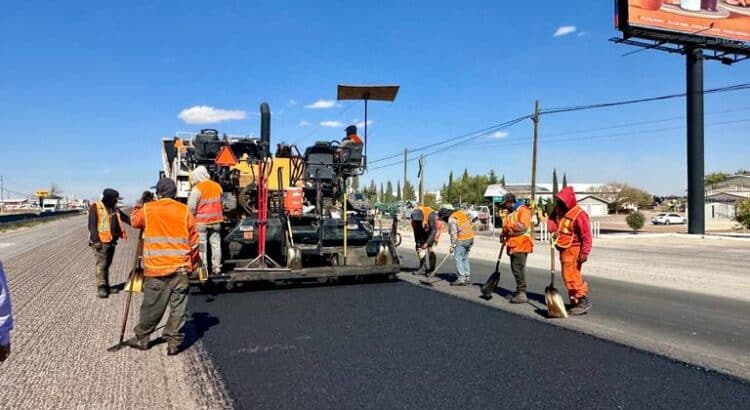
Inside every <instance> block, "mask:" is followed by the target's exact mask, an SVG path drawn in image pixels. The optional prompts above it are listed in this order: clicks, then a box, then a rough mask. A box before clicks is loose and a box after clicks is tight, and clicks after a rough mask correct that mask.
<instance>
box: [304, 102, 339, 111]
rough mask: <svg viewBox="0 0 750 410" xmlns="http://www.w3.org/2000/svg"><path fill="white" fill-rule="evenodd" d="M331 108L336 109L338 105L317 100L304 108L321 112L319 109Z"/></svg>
mask: <svg viewBox="0 0 750 410" xmlns="http://www.w3.org/2000/svg"><path fill="white" fill-rule="evenodd" d="M333 107H338V104H337V103H336V101H334V100H318V101H315V102H314V103H312V104H308V105H306V106H305V108H308V109H311V110H321V109H326V108H333Z"/></svg>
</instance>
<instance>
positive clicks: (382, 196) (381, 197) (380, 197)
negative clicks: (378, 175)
mask: <svg viewBox="0 0 750 410" xmlns="http://www.w3.org/2000/svg"><path fill="white" fill-rule="evenodd" d="M378 202H385V190H384V189H383V183H382V182H381V183H380V194H378Z"/></svg>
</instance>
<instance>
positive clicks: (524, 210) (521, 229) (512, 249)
mask: <svg viewBox="0 0 750 410" xmlns="http://www.w3.org/2000/svg"><path fill="white" fill-rule="evenodd" d="M531 229H532V228H531V209H529V207H528V206H526V205H519V206H518V207H517V208H516V209H515V210H514V211H513V212H511V213H510V214H508V216H506V217H505V220H504V221H503V235H505V238H507V239H506V242H505V243H506V246H507V247H508V253H509V254H513V253H531V252H532V251H533V250H534V241H533V240H532V237H531V235H532V233H531Z"/></svg>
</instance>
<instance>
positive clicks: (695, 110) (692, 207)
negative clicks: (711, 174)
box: [686, 47, 706, 235]
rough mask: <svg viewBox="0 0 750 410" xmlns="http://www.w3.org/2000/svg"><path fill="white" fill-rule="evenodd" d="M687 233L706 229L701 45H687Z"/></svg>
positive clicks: (697, 232)
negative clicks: (699, 46)
mask: <svg viewBox="0 0 750 410" xmlns="http://www.w3.org/2000/svg"><path fill="white" fill-rule="evenodd" d="M686 66H687V70H686V71H687V76H686V77H687V171H688V172H687V173H688V198H687V215H688V233H690V234H696V235H703V234H704V233H705V232H706V210H705V202H706V192H705V188H704V181H703V178H704V177H705V175H704V161H705V158H704V151H703V149H704V141H703V127H704V124H703V49H701V48H697V47H688V49H687V62H686Z"/></svg>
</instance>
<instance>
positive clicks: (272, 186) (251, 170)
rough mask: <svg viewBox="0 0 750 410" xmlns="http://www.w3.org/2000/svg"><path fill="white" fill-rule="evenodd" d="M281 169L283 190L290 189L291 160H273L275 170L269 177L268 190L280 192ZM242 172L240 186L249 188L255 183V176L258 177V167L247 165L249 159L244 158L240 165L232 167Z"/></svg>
mask: <svg viewBox="0 0 750 410" xmlns="http://www.w3.org/2000/svg"><path fill="white" fill-rule="evenodd" d="M279 168H281V188H282V189H283V188H288V187H289V179H290V177H291V173H292V164H291V161H290V159H289V158H274V159H273V170H272V171H271V173H270V174H267V175H268V189H269V190H272V191H277V190H279V177H278V175H279V171H278V170H279ZM232 169H236V170H239V171H240V186H243V187H244V186H247V185H248V184H250V183H252V182H254V181H255V176H256V175H258V165H257V164H253V165H250V164H248V163H247V157H246V156H243V158H241V159H240V161H239V163H238V164H237V165H235V166H233V167H232Z"/></svg>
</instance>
